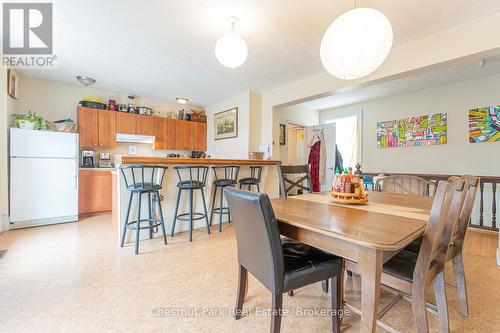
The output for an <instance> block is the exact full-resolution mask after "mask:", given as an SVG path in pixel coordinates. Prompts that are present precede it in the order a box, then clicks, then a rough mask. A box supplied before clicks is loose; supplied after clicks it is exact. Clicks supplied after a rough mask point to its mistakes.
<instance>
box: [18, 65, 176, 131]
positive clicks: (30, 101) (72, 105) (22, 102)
mask: <svg viewBox="0 0 500 333" xmlns="http://www.w3.org/2000/svg"><path fill="white" fill-rule="evenodd" d="M84 97H100V98H102V99H103V100H104V101H105V103H107V102H108V100H110V99H114V100H116V101H117V102H118V103H125V104H126V103H128V100H127V94H124V93H119V92H115V91H107V90H99V89H94V88H89V87H84V86H82V85H80V84H79V83H78V82H75V84H68V83H62V82H57V81H50V80H42V79H37V78H33V77H28V76H24V75H23V76H20V79H19V96H18V100H17V102H16V104H17V105H16V112H18V113H27V112H28V111H29V110H31V111H32V112H36V113H37V114H39V115H41V116H42V117H44V118H46V119H47V120H50V121H54V120H58V119H63V118H71V119H73V120H75V121H76V108H77V106H78V102H79V101H81V100H82V99H83V98H84ZM135 105H136V106H149V107H151V108H153V110H155V111H160V112H169V111H176V110H178V109H181V108H180V107H179V105H177V104H175V103H171V102H167V101H159V100H153V99H149V98H145V97H137V98H136V100H135Z"/></svg>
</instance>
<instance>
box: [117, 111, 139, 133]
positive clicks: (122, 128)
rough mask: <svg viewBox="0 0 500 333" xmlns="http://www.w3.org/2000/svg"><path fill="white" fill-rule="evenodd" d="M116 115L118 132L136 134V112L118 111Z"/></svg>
mask: <svg viewBox="0 0 500 333" xmlns="http://www.w3.org/2000/svg"><path fill="white" fill-rule="evenodd" d="M115 117H116V132H117V133H124V134H135V118H136V117H135V114H131V113H125V112H117V113H116V115H115Z"/></svg>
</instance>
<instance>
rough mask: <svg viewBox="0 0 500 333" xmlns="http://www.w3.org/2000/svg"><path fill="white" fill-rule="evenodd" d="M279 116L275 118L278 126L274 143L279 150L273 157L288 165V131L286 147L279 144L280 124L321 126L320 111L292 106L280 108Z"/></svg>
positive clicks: (275, 126)
mask: <svg viewBox="0 0 500 333" xmlns="http://www.w3.org/2000/svg"><path fill="white" fill-rule="evenodd" d="M275 112H277V113H278V114H279V116H278V117H275V118H274V119H275V121H276V124H274V128H276V131H275V133H276V135H275V138H274V139H273V141H274V142H275V144H276V146H277V145H279V149H276V151H275V152H276V153H275V154H274V155H273V158H274V159H279V160H280V161H282V162H283V163H284V164H287V163H288V130H287V133H286V135H287V137H286V139H285V145H283V146H282V145H280V144H279V124H285V125H286V124H287V123H288V122H290V123H293V124H295V125H303V126H305V127H308V126H314V125H318V124H319V111H318V110H314V109H310V108H306V107H304V106H300V105H292V106H288V107H283V108H279V109H278V110H276V111H275Z"/></svg>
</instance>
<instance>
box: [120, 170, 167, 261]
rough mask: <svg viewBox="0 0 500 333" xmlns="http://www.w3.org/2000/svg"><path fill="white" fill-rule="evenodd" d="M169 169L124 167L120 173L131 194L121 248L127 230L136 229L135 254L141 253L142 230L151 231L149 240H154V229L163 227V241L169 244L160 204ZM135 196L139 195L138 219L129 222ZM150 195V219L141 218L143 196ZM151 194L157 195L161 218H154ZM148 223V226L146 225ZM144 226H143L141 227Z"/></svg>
mask: <svg viewBox="0 0 500 333" xmlns="http://www.w3.org/2000/svg"><path fill="white" fill-rule="evenodd" d="M167 169H168V168H167V167H165V166H160V165H122V166H120V171H121V173H122V175H123V178H124V180H125V189H126V190H127V191H129V192H130V198H129V201H128V207H127V213H126V215H125V223H124V225H123V228H122V237H121V242H120V247H123V243H124V242H125V235H126V233H127V229H135V254H138V253H139V234H140V231H141V230H144V229H148V230H149V239H152V238H153V229H155V228H156V227H158V226H161V229H162V232H163V241H164V243H165V245H166V244H167V234H166V232H165V223H164V221H163V211H162V209H161V204H160V190H161V189H162V183H163V177H164V176H165V172H166V171H167ZM134 194H136V195H137V198H138V200H137V201H138V202H137V219H135V220H132V221H129V217H130V208H131V206H132V199H133V197H134ZM143 194H147V195H148V218H147V219H145V218H142V217H141V209H142V207H141V204H142V195H143ZM151 194H155V195H156V196H157V198H158V200H156V202H157V203H158V210H159V212H160V218H159V219H158V218H156V217H153V216H152V211H151V203H152V201H151V197H152V196H151ZM144 223H147V225H144ZM141 224H142V225H141Z"/></svg>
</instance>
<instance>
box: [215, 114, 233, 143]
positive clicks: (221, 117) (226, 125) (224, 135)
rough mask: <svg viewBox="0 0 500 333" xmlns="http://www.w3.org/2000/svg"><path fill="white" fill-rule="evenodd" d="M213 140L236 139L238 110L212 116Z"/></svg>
mask: <svg viewBox="0 0 500 333" xmlns="http://www.w3.org/2000/svg"><path fill="white" fill-rule="evenodd" d="M214 125H215V129H214V133H215V136H214V138H215V140H222V139H230V138H236V137H238V108H232V109H229V110H226V111H222V112H219V113H216V114H214Z"/></svg>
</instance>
